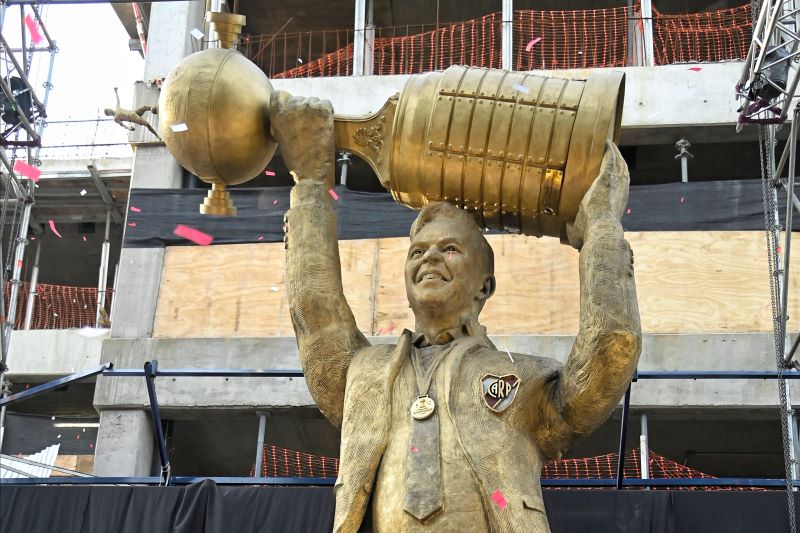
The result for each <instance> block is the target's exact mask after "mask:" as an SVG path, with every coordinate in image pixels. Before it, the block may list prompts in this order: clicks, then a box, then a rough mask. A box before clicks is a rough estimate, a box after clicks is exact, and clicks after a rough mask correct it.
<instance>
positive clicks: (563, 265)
mask: <svg viewBox="0 0 800 533" xmlns="http://www.w3.org/2000/svg"><path fill="white" fill-rule="evenodd" d="M626 237H627V238H628V240H629V241H630V243H631V246H632V248H633V250H634V255H635V259H636V281H637V287H638V291H639V307H640V310H641V316H642V326H643V329H644V331H645V332H651V333H689V332H730V331H736V332H750V331H771V328H772V322H771V315H770V301H769V286H768V283H769V279H768V276H767V269H766V260H765V252H764V237H763V234H762V233H761V232H649V233H634V232H630V233H628V234H626ZM489 241H490V243H491V244H492V247H493V248H494V251H495V267H496V275H497V287H498V288H497V293H496V294H495V296H494V297H493V298H492V299H491V300H490V301H489V302H488V303H487V305H486V308H485V309H484V312H483V315H482V322H483V323H484V324H485V325H486V326H487V328H488V329H489V332H490V334H572V333H575V332H576V331H577V329H578V318H579V316H578V267H577V262H578V253H577V252H576V251H575V250H573V249H572V248H570V247H568V246H564V245H562V244H560V243H559V242H558V241H556V240H555V239H536V238H532V237H522V236H513V235H494V236H490V237H489ZM407 247H408V239H407V238H396V239H379V240H374V239H370V240H361V241H342V242H341V243H340V254H341V259H342V272H343V280H344V289H345V294H346V296H347V299H348V302H349V303H350V306H351V307H352V309H353V312H354V315H355V316H356V321H357V323H358V325H359V326H360V328H361V329H362V331H364V333H366V334H377V335H397V334H398V333H399V332H400V331H402V329H403V328H409V329H413V327H414V320H413V316H412V314H411V311H410V309H409V308H408V302H407V300H406V295H405V286H404V283H403V263H404V261H405V255H406V251H407ZM795 272H797V270H795ZM790 290H791V293H790V294H792V295H794V296H796V298H794V299H792V298H790V301H793V302H795V303H793V304H792V308H791V309H790V316H800V292H798V291H800V276H799V275H795V274H793V275H792V278H791V285H790ZM790 327H791V326H790ZM284 335H293V330H292V327H291V323H290V320H289V311H288V308H287V304H286V292H285V285H284V250H283V245H282V244H245V245H227V246H210V247H202V248H201V247H172V248H168V250H167V254H166V257H165V264H164V273H163V277H162V285H161V292H160V294H159V301H158V308H157V310H156V320H155V327H154V336H156V337H227V336H284Z"/></svg>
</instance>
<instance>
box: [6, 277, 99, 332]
mask: <svg viewBox="0 0 800 533" xmlns="http://www.w3.org/2000/svg"><path fill="white" fill-rule="evenodd" d="M30 290H31V287H30V283H28V282H22V283H21V284H20V287H19V297H18V300H17V306H16V315H15V316H14V324H15V327H16V329H22V328H23V326H24V324H25V309H26V307H27V305H28V299H29V294H30ZM112 295H113V290H112V289H108V290H107V291H106V305H105V309H106V312H108V313H110V312H111V297H112ZM10 297H11V282H6V286H5V305H6V308H5V311H6V313H5V315H4V317H5V316H8V305H9V299H10ZM96 311H97V288H95V287H72V286H69V285H49V284H47V283H38V284H37V285H36V298H35V299H34V306H33V314H32V316H31V329H69V328H82V327H85V326H94V325H95V313H96Z"/></svg>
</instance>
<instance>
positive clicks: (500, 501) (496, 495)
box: [492, 490, 508, 511]
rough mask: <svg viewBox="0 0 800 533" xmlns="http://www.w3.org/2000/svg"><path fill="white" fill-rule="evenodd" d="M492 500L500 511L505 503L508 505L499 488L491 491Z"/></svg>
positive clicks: (504, 506)
mask: <svg viewBox="0 0 800 533" xmlns="http://www.w3.org/2000/svg"><path fill="white" fill-rule="evenodd" d="M492 501H493V502H494V503H496V504H497V506H498V507H499V508H500V510H501V511H502V510H503V509H505V508H506V505H508V502H507V501H506V497H505V496H503V493H502V492H500V491H499V490H496V491H494V492H493V493H492Z"/></svg>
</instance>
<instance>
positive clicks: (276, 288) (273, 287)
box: [269, 285, 278, 292]
mask: <svg viewBox="0 0 800 533" xmlns="http://www.w3.org/2000/svg"><path fill="white" fill-rule="evenodd" d="M269 290H271V291H272V292H278V287H276V286H274V285H273V286H272V287H270V288H269Z"/></svg>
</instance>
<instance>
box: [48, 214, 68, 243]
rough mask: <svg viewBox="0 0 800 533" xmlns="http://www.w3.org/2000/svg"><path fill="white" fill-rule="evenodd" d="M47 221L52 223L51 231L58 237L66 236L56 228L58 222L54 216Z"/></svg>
mask: <svg viewBox="0 0 800 533" xmlns="http://www.w3.org/2000/svg"><path fill="white" fill-rule="evenodd" d="M47 223H48V224H49V225H50V231H52V232H53V233H55V234H56V237H58V238H59V239H63V238H64V237H62V236H61V234H60V233H59V232H58V230H57V229H56V223H55V221H53V219H52V218H51V219H50V220H48V221H47Z"/></svg>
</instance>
